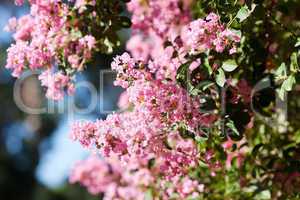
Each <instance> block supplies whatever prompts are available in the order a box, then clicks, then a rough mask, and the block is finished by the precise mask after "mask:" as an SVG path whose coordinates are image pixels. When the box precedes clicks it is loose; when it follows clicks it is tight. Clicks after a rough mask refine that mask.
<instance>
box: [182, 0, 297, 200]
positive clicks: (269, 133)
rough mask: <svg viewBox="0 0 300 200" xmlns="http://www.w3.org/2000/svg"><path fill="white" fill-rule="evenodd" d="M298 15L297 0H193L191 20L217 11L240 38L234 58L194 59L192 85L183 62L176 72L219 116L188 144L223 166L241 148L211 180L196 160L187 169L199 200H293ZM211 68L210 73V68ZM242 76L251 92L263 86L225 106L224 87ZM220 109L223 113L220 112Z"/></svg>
mask: <svg viewBox="0 0 300 200" xmlns="http://www.w3.org/2000/svg"><path fill="white" fill-rule="evenodd" d="M299 10H300V1H299V0H277V1H271V0H263V1H258V0H245V1H237V0H201V1H200V0H198V1H196V2H195V4H194V6H193V16H194V17H195V18H198V17H204V16H206V15H207V14H208V13H210V12H212V11H213V12H215V13H218V14H219V15H220V16H221V21H222V22H223V23H226V24H227V27H228V28H230V29H234V30H235V31H237V32H238V33H240V34H241V36H242V39H241V42H240V45H239V47H238V49H237V53H236V54H234V55H228V54H227V53H222V54H220V53H217V52H213V51H211V52H206V53H203V54H201V55H197V56H198V57H200V58H201V61H202V64H201V65H200V67H199V68H200V71H201V70H202V71H201V72H200V73H202V74H204V75H205V79H203V80H200V81H199V82H197V83H194V82H193V81H191V80H193V74H189V72H188V66H189V63H185V64H184V65H182V66H181V67H180V68H179V71H178V73H177V81H178V82H179V83H180V85H182V86H184V87H185V88H187V89H188V91H189V92H190V94H191V95H192V96H197V95H201V96H200V97H201V98H202V99H205V101H203V102H207V98H206V95H211V96H212V97H211V98H210V100H211V101H212V102H210V104H212V105H214V107H210V108H212V109H210V111H211V110H213V111H214V112H215V113H218V114H220V115H221V116H222V119H221V120H218V121H217V122H215V123H214V125H213V127H209V128H206V129H202V128H200V130H201V131H202V133H203V135H202V136H195V137H194V139H195V141H196V142H197V143H198V146H199V149H200V151H201V152H202V153H205V152H206V151H207V150H209V149H214V150H215V151H216V152H215V158H214V159H215V160H218V161H220V162H221V163H222V164H224V165H225V163H227V162H228V160H227V158H228V155H230V153H229V152H232V153H237V152H244V151H245V152H244V153H243V154H241V155H243V156H242V157H238V156H237V157H234V158H233V159H232V160H231V161H230V162H229V163H227V164H231V168H226V169H218V170H216V171H215V172H216V173H215V176H211V169H210V168H209V166H208V164H207V162H205V161H204V160H199V163H200V168H199V169H197V170H196V171H191V176H192V177H194V178H196V179H199V181H200V182H203V183H204V184H205V186H206V189H205V192H204V193H203V194H202V197H201V198H200V199H213V200H218V199H220V200H221V199H222V200H224V199H225V200H232V199H234V200H237V199H241V200H248V199H249V200H253V199H257V200H263V199H270V200H271V199H272V200H273V199H275V200H277V199H278V200H286V199H300V189H299V188H300V178H299V174H298V173H300V160H299V159H300V124H299V120H300V116H299V108H300V98H299V91H298V90H299V87H298V84H299V80H300V76H299V71H300V68H299V57H300V49H299V48H300V37H299V35H300V27H299V24H300V17H299V15H297V14H296V13H299ZM197 56H196V57H197ZM211 60H213V61H214V63H212V62H211ZM214 64H217V65H216V66H217V68H216V67H212V66H214ZM197 70H199V69H197ZM241 79H245V80H246V81H247V82H248V83H249V84H250V86H251V87H255V86H257V84H258V83H259V82H263V83H267V82H268V83H270V84H269V86H268V87H267V88H265V89H263V90H261V91H257V92H256V93H254V94H253V97H252V99H251V103H249V104H247V103H245V102H241V100H237V101H236V102H231V101H229V100H228V99H230V98H229V97H231V95H232V91H234V88H232V86H231V85H230V84H229V83H230V82H231V83H232V82H233V84H235V83H236V82H239V81H240V80H241ZM262 80H265V81H262ZM276 91H277V93H276ZM276 96H278V97H279V98H280V99H281V100H284V102H286V103H287V107H288V110H287V114H288V116H287V117H288V121H287V120H286V119H282V118H281V117H280V116H282V115H284V110H282V109H281V110H280V109H277V107H276V103H277V102H276ZM250 104H252V105H250ZM222 106H225V108H226V109H224V110H222V108H224V107H222ZM204 107H206V108H208V105H207V104H206V103H205V104H204ZM220 110H221V111H220ZM254 111H255V112H254ZM258 114H259V115H260V118H259V117H257V115H258ZM261 117H262V118H267V119H268V121H264V120H261ZM250 121H251V122H250ZM282 127H284V128H282ZM228 138H230V139H232V140H234V141H235V142H234V145H233V146H232V147H231V149H230V150H228V151H227V152H224V149H223V148H222V144H223V143H224V142H225V141H226V140H227V139H228ZM240 159H242V160H243V161H242V162H240ZM226 160H227V161H226Z"/></svg>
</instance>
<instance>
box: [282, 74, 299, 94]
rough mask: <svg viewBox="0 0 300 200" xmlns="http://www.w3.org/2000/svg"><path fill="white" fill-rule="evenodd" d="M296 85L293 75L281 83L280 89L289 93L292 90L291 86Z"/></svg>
mask: <svg viewBox="0 0 300 200" xmlns="http://www.w3.org/2000/svg"><path fill="white" fill-rule="evenodd" d="M295 83H296V79H295V76H294V75H290V76H289V77H288V78H287V79H286V80H285V81H284V82H283V83H282V86H281V87H282V88H283V89H284V90H285V91H291V90H292V89H293V85H294V84H295Z"/></svg>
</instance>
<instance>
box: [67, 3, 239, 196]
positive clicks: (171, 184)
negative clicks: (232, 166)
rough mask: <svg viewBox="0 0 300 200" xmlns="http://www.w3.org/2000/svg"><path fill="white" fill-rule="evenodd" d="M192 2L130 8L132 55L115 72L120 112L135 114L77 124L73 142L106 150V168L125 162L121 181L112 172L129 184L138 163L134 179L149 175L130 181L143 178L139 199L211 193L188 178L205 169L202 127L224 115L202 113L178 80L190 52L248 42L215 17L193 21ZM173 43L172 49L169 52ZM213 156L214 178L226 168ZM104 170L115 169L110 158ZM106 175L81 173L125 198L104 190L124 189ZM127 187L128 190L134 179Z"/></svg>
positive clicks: (78, 179)
mask: <svg viewBox="0 0 300 200" xmlns="http://www.w3.org/2000/svg"><path fill="white" fill-rule="evenodd" d="M182 3H183V4H182ZM189 4H190V1H181V0H166V1H158V0H149V1H140V0H132V1H131V2H130V3H128V9H129V10H130V11H131V12H133V16H132V21H133V30H134V31H133V37H132V38H131V39H130V40H129V42H128V43H127V49H128V50H129V51H130V52H131V55H132V56H131V55H130V54H128V53H124V54H122V55H120V56H116V57H115V58H114V61H113V62H112V65H111V67H112V69H113V70H114V71H116V73H117V78H116V81H115V85H117V86H121V87H123V88H124V89H126V91H125V93H124V94H123V95H122V96H121V98H122V99H121V101H120V102H122V103H120V107H123V108H125V109H127V108H129V105H130V109H128V110H125V112H123V113H118V114H111V115H108V117H107V119H106V120H98V121H96V122H76V123H74V125H73V127H72V131H71V137H72V139H74V140H75V141H78V142H80V143H81V144H82V145H83V146H84V147H85V148H90V149H91V150H93V151H96V152H99V153H100V154H101V155H102V156H103V157H104V159H105V162H106V163H110V162H111V161H110V160H111V158H113V159H115V160H117V162H119V163H122V164H121V165H122V166H123V167H119V169H121V170H119V171H118V175H117V176H116V175H115V174H114V170H111V175H112V177H119V178H118V180H123V179H122V178H123V177H127V175H128V174H127V173H128V169H129V168H130V169H132V166H134V169H135V170H134V171H132V173H133V174H131V176H132V177H135V173H139V172H140V170H142V171H143V176H145V177H149V179H147V180H148V182H147V184H145V181H144V179H143V178H137V179H136V180H135V181H134V180H131V181H129V182H132V183H136V182H139V181H142V183H137V184H136V185H139V186H142V188H143V189H142V190H141V187H136V185H134V187H133V188H135V189H133V188H131V189H133V190H132V192H135V193H136V194H135V197H134V198H132V199H139V198H140V196H139V194H140V193H141V191H142V192H143V193H144V194H145V188H148V189H149V188H151V189H152V190H153V191H155V194H156V196H155V197H157V198H154V199H166V200H167V199H170V198H171V197H174V195H176V198H177V199H187V198H197V197H198V196H199V194H200V193H201V192H203V190H204V185H202V184H201V181H199V180H196V179H195V180H194V179H192V178H191V177H189V175H188V172H189V170H190V169H194V168H197V166H198V164H199V163H198V159H199V158H200V151H201V149H199V146H198V145H197V143H196V141H195V140H194V139H193V137H195V136H199V135H200V134H202V132H201V131H200V130H199V126H202V127H203V126H204V127H207V126H210V125H211V124H212V123H213V122H214V121H215V120H216V118H217V117H216V116H215V115H214V114H207V113H202V112H201V109H200V106H201V103H200V100H199V98H198V97H191V96H190V95H189V94H188V92H187V91H186V90H185V89H183V88H181V87H180V86H179V85H178V84H177V83H176V81H175V77H176V71H177V69H178V68H179V67H180V66H181V65H182V64H183V63H186V62H187V61H189V60H188V58H187V57H188V56H189V55H191V54H195V53H200V52H201V51H203V48H205V49H210V50H214V51H216V52H223V51H224V50H225V49H226V48H228V49H229V51H230V53H234V49H235V45H236V43H237V42H238V41H239V39H240V38H239V36H238V35H237V34H235V33H234V32H231V31H230V30H228V29H226V28H225V26H224V25H222V24H221V23H220V19H219V17H218V16H217V15H216V14H214V13H211V14H210V15H208V16H207V17H206V18H205V19H199V20H196V21H191V18H190V16H189V14H188V13H189V12H188V10H189V9H188V5H189ZM165 43H170V44H169V45H168V46H167V47H166V46H165ZM191 63H192V64H191V66H190V70H194V69H196V68H197V67H198V66H199V65H201V60H200V59H196V60H194V61H193V62H191ZM185 134H187V135H185ZM213 157H214V153H213V152H207V153H206V154H205V156H204V160H205V161H206V162H207V164H208V165H209V167H211V171H212V175H214V173H215V171H216V170H218V169H220V168H221V167H222V166H221V163H220V162H213V159H212V158H213ZM85 165H92V164H88V163H87V164H85V163H82V165H80V166H79V168H80V170H81V171H82V169H87V171H89V172H87V173H86V174H92V173H93V171H96V169H90V168H89V167H88V166H86V167H85ZM99 165H104V166H107V164H104V161H101V163H100V162H99ZM109 165H112V164H109ZM111 168H113V169H114V167H111ZM80 170H79V171H80ZM75 171H76V168H75ZM99 171H100V170H99ZM101 171H102V173H101V174H100V173H99V175H98V176H99V177H101V180H99V179H98V178H95V179H93V176H91V175H86V176H85V177H82V176H75V177H76V178H75V182H81V183H82V184H83V185H85V186H86V187H88V188H98V186H94V185H95V184H96V185H97V183H98V184H99V188H101V189H98V190H97V189H96V191H97V193H99V192H101V193H104V196H105V198H106V197H107V199H118V198H119V199H120V197H112V196H110V195H108V194H110V192H111V191H114V192H115V193H116V194H119V192H116V189H111V188H106V187H105V188H104V189H103V188H102V187H103V186H104V184H103V182H105V183H106V184H105V185H106V186H107V185H110V183H107V182H106V180H109V181H108V182H113V183H114V184H115V185H117V186H114V187H115V188H120V185H118V184H119V182H118V183H116V181H115V180H113V181H111V179H110V178H109V175H108V174H107V173H106V170H105V169H103V170H101ZM112 171H113V172H112ZM129 171H130V170H129ZM144 173H146V174H144ZM75 174H76V173H75ZM106 176H108V178H106ZM73 177H74V175H73ZM85 179H88V180H85ZM71 180H72V179H71ZM73 182H74V179H73ZM122 183H125V185H127V182H126V181H125V182H122ZM89 190H91V189H89ZM92 191H94V190H92ZM127 192H128V196H127V198H125V197H123V196H122V197H121V199H122V198H124V199H128V198H129V199H130V197H131V196H130V195H131V194H132V193H131V192H129V191H127ZM94 193H95V192H94ZM143 198H144V196H141V199H143Z"/></svg>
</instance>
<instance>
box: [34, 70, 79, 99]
mask: <svg viewBox="0 0 300 200" xmlns="http://www.w3.org/2000/svg"><path fill="white" fill-rule="evenodd" d="M39 80H40V81H41V84H42V86H45V87H46V88H47V91H46V97H47V98H50V99H53V100H61V99H63V96H64V90H65V89H66V90H67V91H68V93H71V92H73V91H74V86H73V84H72V83H71V79H70V77H69V76H66V75H64V74H63V73H62V72H57V73H52V72H51V71H50V70H47V71H44V72H43V73H42V74H41V75H40V76H39Z"/></svg>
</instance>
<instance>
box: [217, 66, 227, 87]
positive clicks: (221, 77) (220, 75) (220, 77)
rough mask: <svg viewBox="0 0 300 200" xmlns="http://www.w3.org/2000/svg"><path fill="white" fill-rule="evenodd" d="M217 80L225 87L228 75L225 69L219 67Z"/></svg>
mask: <svg viewBox="0 0 300 200" xmlns="http://www.w3.org/2000/svg"><path fill="white" fill-rule="evenodd" d="M216 82H217V84H218V85H219V86H220V87H223V86H224V85H225V82H226V77H225V73H224V71H223V70H222V69H221V68H219V69H218V74H217V75H216Z"/></svg>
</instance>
